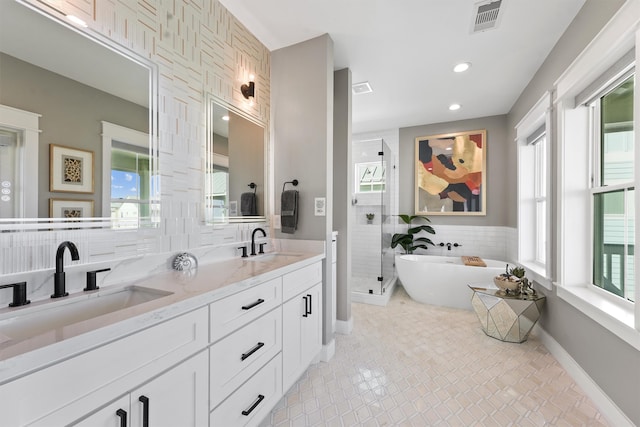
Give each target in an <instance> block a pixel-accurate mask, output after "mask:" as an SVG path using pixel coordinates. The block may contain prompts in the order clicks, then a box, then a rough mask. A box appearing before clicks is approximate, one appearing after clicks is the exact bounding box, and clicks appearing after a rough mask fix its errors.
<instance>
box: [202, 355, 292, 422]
mask: <svg viewBox="0 0 640 427" xmlns="http://www.w3.org/2000/svg"><path fill="white" fill-rule="evenodd" d="M261 396H262V398H261ZM281 397H282V359H281V357H280V354H278V355H277V356H276V357H274V358H273V359H271V361H270V362H269V363H267V364H266V365H265V366H264V367H263V368H262V369H260V371H258V372H257V373H256V374H255V375H254V376H253V377H251V379H249V381H247V382H246V383H244V385H243V386H242V387H240V388H239V389H238V390H237V391H236V392H235V393H233V394H232V395H231V396H229V398H228V399H227V400H225V401H224V402H222V404H220V406H218V407H217V408H216V409H215V410H214V411H213V412H212V413H211V418H210V425H211V426H213V427H218V426H257V425H258V424H260V422H261V421H262V420H263V419H264V418H265V417H266V416H267V415H268V414H269V412H270V411H271V409H272V408H273V407H274V406H275V405H276V403H278V401H279V400H280V398H281ZM244 414H246V415H244Z"/></svg>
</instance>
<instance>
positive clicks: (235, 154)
mask: <svg viewBox="0 0 640 427" xmlns="http://www.w3.org/2000/svg"><path fill="white" fill-rule="evenodd" d="M229 116H230V117H231V119H230V120H229V140H230V141H232V142H231V144H227V145H228V149H229V200H230V201H233V200H235V201H237V202H238V216H241V212H240V196H241V195H242V193H246V192H249V193H253V192H254V190H253V189H251V188H250V187H249V183H251V182H253V183H255V184H257V186H258V187H257V188H256V189H255V193H256V204H257V212H256V214H257V215H264V202H265V200H264V128H262V127H260V126H258V125H256V124H255V123H252V122H250V121H249V120H245V119H243V118H241V117H239V116H238V115H237V114H234V113H232V112H230V113H229Z"/></svg>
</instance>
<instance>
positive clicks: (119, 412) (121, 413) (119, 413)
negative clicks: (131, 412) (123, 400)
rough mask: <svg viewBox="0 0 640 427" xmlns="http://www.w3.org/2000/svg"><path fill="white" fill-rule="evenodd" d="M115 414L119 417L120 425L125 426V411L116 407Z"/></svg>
mask: <svg viewBox="0 0 640 427" xmlns="http://www.w3.org/2000/svg"><path fill="white" fill-rule="evenodd" d="M116 415H117V416H119V417H120V427H127V411H125V410H124V409H118V410H117V411H116Z"/></svg>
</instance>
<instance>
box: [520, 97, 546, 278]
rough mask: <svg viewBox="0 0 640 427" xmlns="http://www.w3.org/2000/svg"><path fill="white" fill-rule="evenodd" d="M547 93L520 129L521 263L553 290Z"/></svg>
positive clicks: (530, 112) (523, 121)
mask: <svg viewBox="0 0 640 427" xmlns="http://www.w3.org/2000/svg"><path fill="white" fill-rule="evenodd" d="M550 106H551V96H550V94H549V93H546V94H545V95H544V96H543V97H542V98H541V99H540V100H539V101H538V103H537V104H536V105H535V106H534V107H533V108H532V109H531V110H530V111H529V112H528V113H527V114H526V115H525V117H524V118H523V119H522V120H521V121H520V123H519V124H518V125H517V126H516V134H517V144H518V259H517V261H518V263H520V264H522V265H523V266H525V267H526V268H527V269H528V270H530V271H531V272H533V273H535V274H536V276H535V280H536V281H537V282H539V283H540V284H542V285H544V286H545V287H547V288H548V289H551V282H550V280H548V276H549V271H548V264H549V261H548V258H549V251H548V249H547V247H548V244H549V235H550V230H549V225H550V221H549V219H548V218H549V215H550V206H549V185H550V179H549V141H550V138H549V132H547V129H549V124H550V118H551V115H550V114H551V113H550V112H551V108H550Z"/></svg>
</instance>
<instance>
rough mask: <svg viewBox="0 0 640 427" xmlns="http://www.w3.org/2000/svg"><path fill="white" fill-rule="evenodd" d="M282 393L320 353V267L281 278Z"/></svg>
mask: <svg viewBox="0 0 640 427" xmlns="http://www.w3.org/2000/svg"><path fill="white" fill-rule="evenodd" d="M283 288H284V295H285V298H284V299H285V302H284V304H283V307H282V317H283V320H282V324H283V334H282V367H283V374H282V376H283V390H285V391H286V390H288V389H289V388H290V387H291V386H292V385H293V384H294V383H295V382H296V381H297V380H298V378H299V377H300V375H302V373H303V372H304V371H305V370H306V369H307V367H308V366H309V365H310V364H311V362H312V361H313V360H314V358H315V357H316V356H317V355H318V354H319V353H320V351H321V350H322V264H321V263H317V264H312V265H310V266H308V267H304V268H302V269H300V270H297V271H294V272H292V273H289V274H287V275H285V276H284V278H283Z"/></svg>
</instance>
